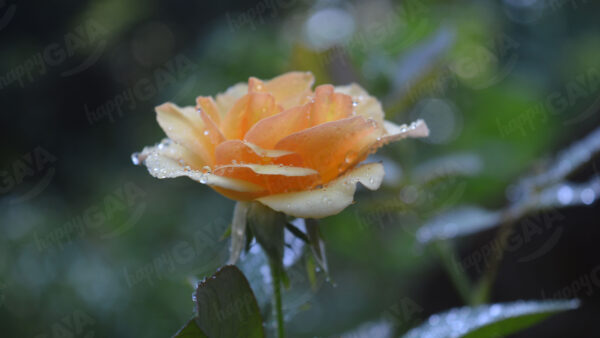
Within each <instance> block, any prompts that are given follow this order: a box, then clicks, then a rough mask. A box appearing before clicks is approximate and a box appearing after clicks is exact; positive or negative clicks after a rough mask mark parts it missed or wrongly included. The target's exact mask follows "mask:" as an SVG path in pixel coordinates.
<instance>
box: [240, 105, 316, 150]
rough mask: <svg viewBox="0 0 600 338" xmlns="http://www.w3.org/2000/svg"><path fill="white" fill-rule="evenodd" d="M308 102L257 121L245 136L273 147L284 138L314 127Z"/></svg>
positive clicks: (249, 140) (265, 145) (262, 145)
mask: <svg viewBox="0 0 600 338" xmlns="http://www.w3.org/2000/svg"><path fill="white" fill-rule="evenodd" d="M311 107H312V105H311V104H306V105H303V106H299V107H294V108H291V109H288V110H286V111H283V112H281V113H279V114H276V115H273V116H271V117H268V118H266V119H264V120H261V121H259V122H258V123H256V124H255V125H254V126H253V127H252V128H250V130H248V132H247V133H246V135H245V136H244V139H245V140H246V141H248V142H251V143H254V144H256V145H258V146H260V147H263V148H267V149H273V148H274V147H275V144H277V142H279V140H281V139H282V138H284V137H286V136H288V135H290V134H292V133H296V132H299V131H301V130H304V129H307V128H310V127H312V124H311V121H310V109H311Z"/></svg>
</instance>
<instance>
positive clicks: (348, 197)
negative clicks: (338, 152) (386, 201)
mask: <svg viewBox="0 0 600 338" xmlns="http://www.w3.org/2000/svg"><path fill="white" fill-rule="evenodd" d="M383 175H384V172H383V165H381V164H380V163H370V164H365V165H361V166H359V167H356V168H354V169H352V170H350V171H348V172H347V173H346V174H344V175H343V176H341V177H339V178H337V179H335V180H333V181H331V182H329V184H327V186H325V187H324V188H321V189H315V190H308V191H300V192H294V193H286V194H278V195H270V196H265V197H261V198H258V201H259V202H261V203H262V204H264V205H266V206H268V207H270V208H271V209H273V210H277V211H280V212H283V213H285V214H288V215H290V216H295V217H303V218H323V217H327V216H331V215H335V214H337V213H339V212H340V211H342V210H344V209H345V208H346V207H347V206H349V205H350V204H352V201H353V198H354V192H355V191H356V183H358V182H360V183H362V184H363V185H364V186H365V187H367V188H368V189H370V190H376V189H378V188H379V186H380V185H381V181H382V179H383Z"/></svg>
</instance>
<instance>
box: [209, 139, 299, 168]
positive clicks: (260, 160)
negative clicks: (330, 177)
mask: <svg viewBox="0 0 600 338" xmlns="http://www.w3.org/2000/svg"><path fill="white" fill-rule="evenodd" d="M303 163H304V162H303V161H302V157H300V155H298V154H294V153H292V152H287V151H280V150H266V149H262V148H260V147H258V146H256V145H252V144H250V143H247V142H243V141H240V140H229V141H225V142H223V143H221V144H219V145H218V146H217V147H216V149H215V166H217V167H219V166H225V165H230V164H277V165H279V164H281V165H285V166H293V167H303Z"/></svg>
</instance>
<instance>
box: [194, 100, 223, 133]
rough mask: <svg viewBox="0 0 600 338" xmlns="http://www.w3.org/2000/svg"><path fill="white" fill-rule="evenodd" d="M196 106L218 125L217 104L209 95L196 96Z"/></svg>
mask: <svg viewBox="0 0 600 338" xmlns="http://www.w3.org/2000/svg"><path fill="white" fill-rule="evenodd" d="M196 108H197V109H202V111H203V112H205V113H206V114H208V116H210V118H211V120H212V121H213V122H214V123H215V124H216V125H217V126H218V125H220V124H221V114H220V113H219V108H217V104H216V103H215V101H214V100H213V98H212V97H210V96H198V97H197V98H196Z"/></svg>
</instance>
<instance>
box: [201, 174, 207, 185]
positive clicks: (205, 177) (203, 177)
mask: <svg viewBox="0 0 600 338" xmlns="http://www.w3.org/2000/svg"><path fill="white" fill-rule="evenodd" d="M200 183H202V184H206V183H208V174H206V173H204V174H202V175H201V176H200Z"/></svg>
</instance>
